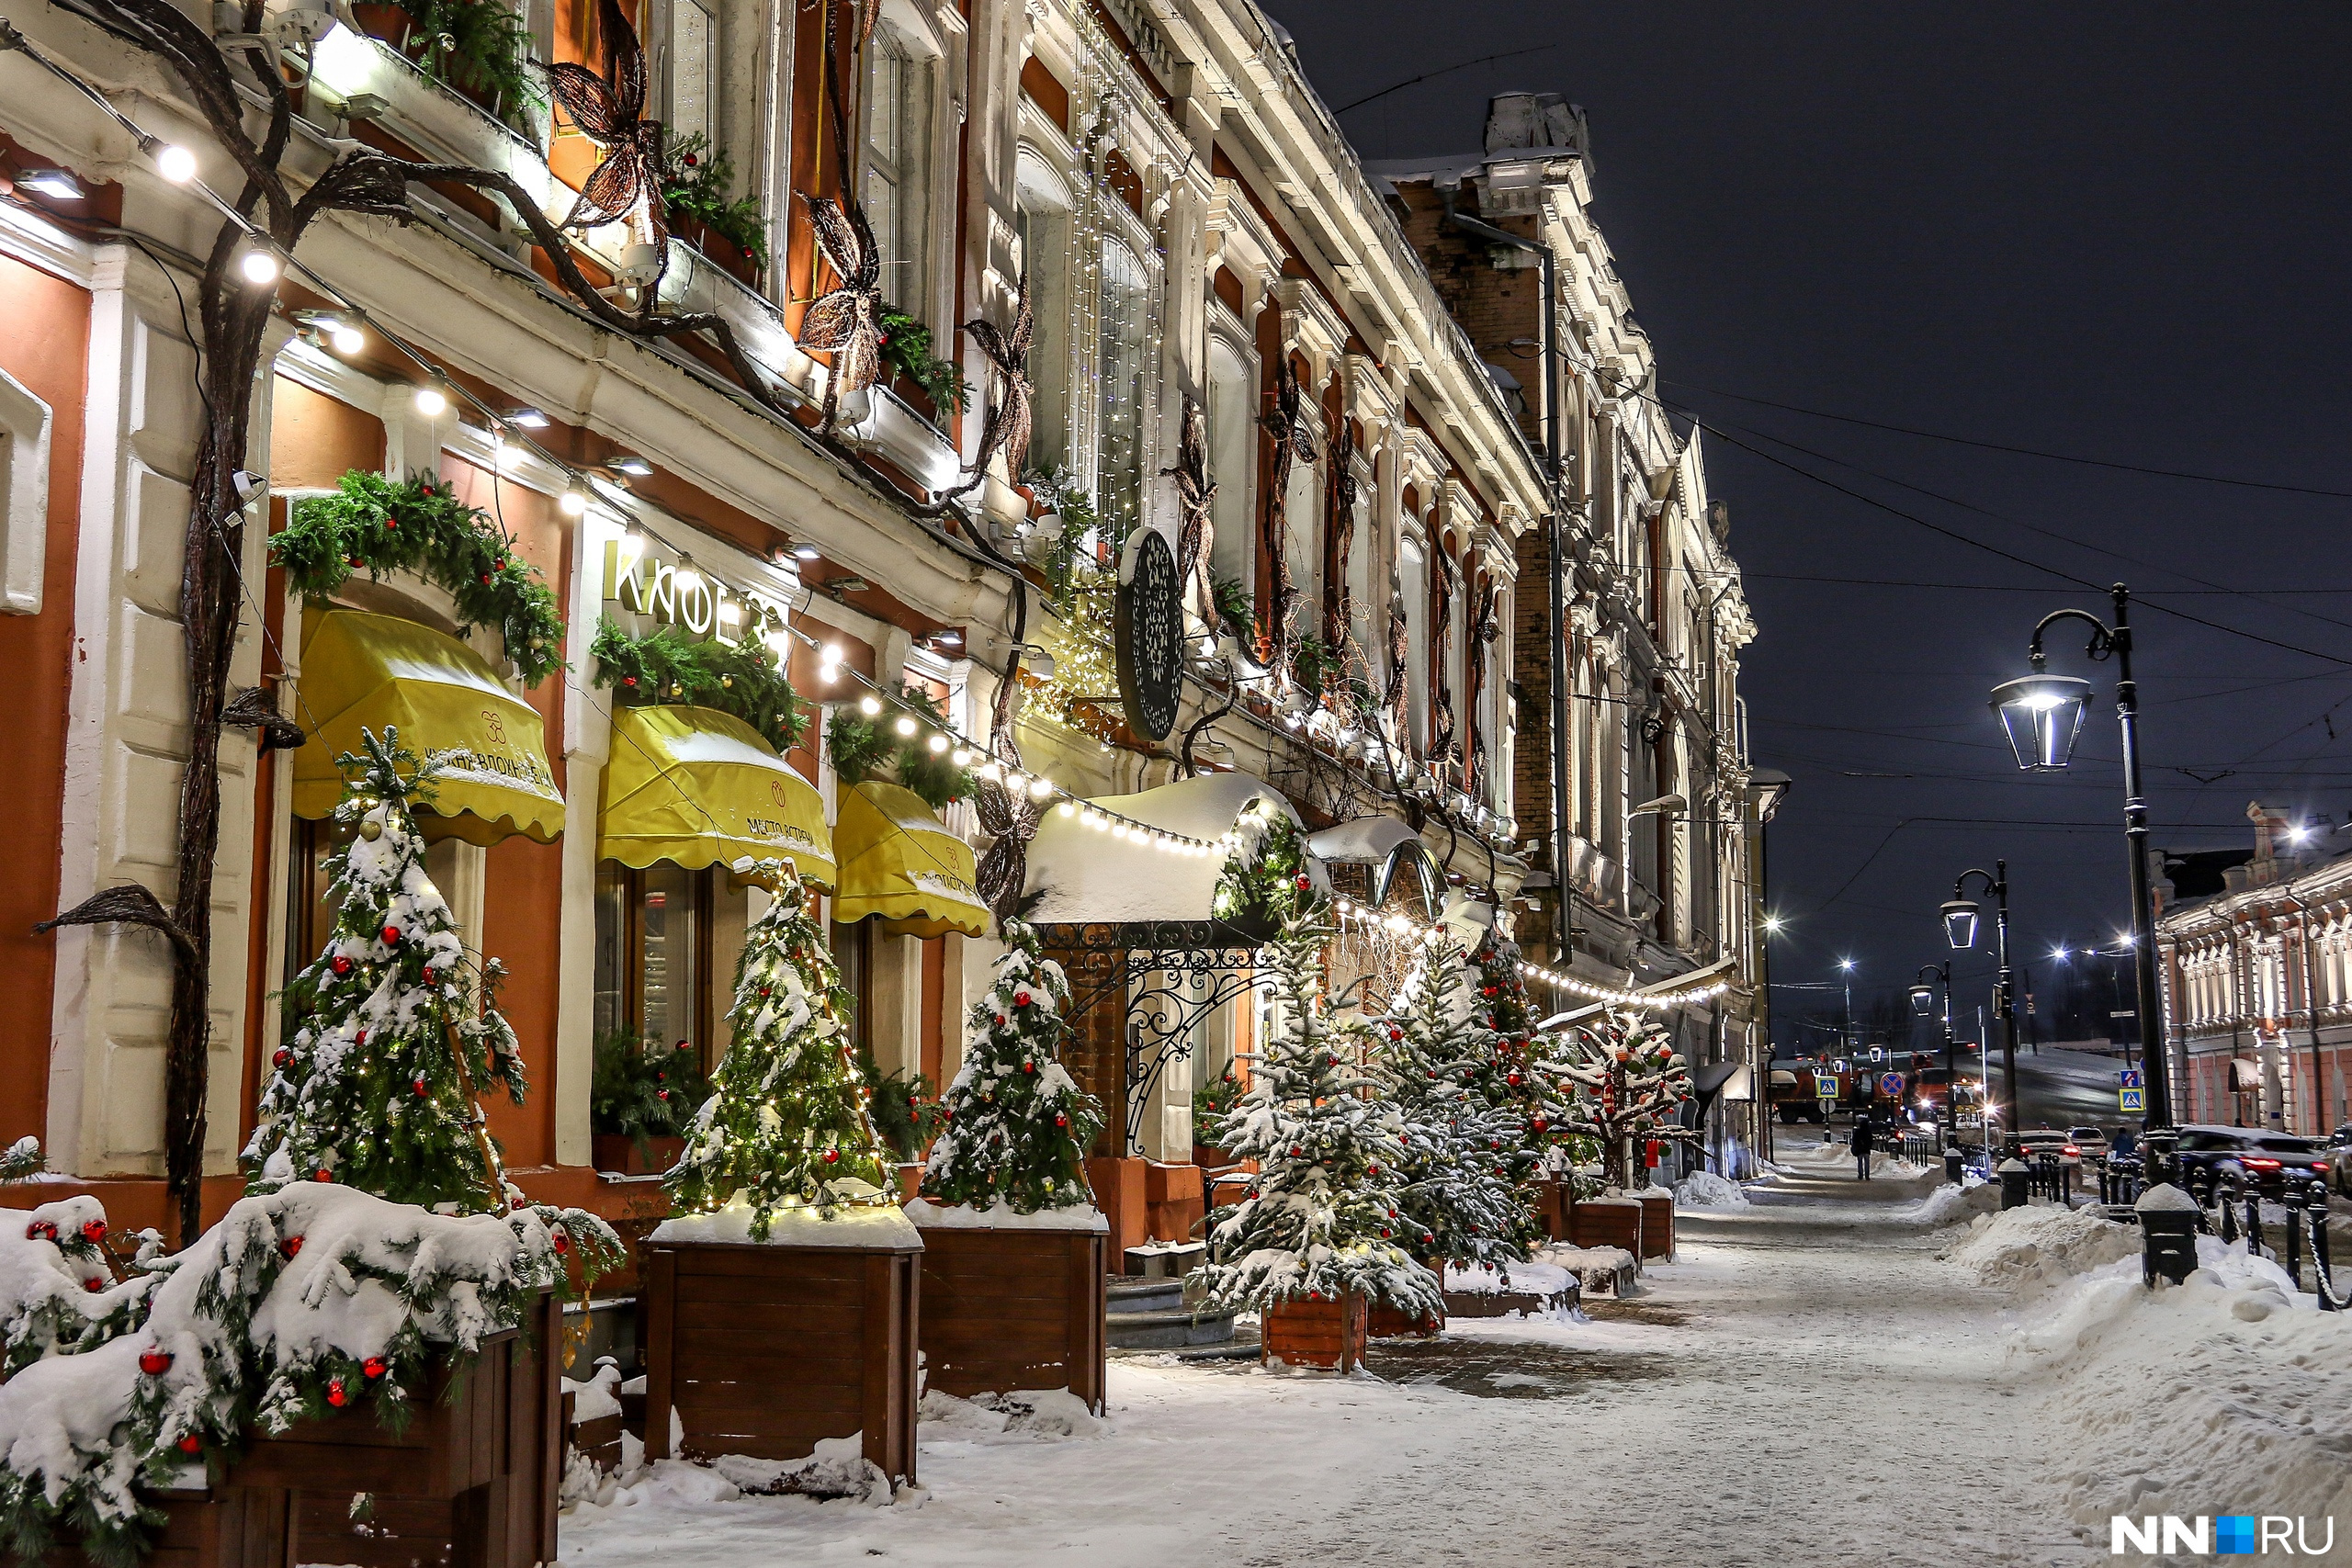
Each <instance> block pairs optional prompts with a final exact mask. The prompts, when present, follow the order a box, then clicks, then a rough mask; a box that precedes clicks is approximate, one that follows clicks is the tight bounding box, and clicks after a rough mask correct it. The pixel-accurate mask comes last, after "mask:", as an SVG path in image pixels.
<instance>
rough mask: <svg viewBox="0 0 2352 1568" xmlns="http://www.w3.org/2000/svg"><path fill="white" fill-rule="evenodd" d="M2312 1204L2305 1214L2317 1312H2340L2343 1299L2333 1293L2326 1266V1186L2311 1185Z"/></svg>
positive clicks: (2332, 1278)
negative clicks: (2310, 1235)
mask: <svg viewBox="0 0 2352 1568" xmlns="http://www.w3.org/2000/svg"><path fill="white" fill-rule="evenodd" d="M2305 1213H2307V1214H2308V1215H2309V1216H2310V1219H2311V1226H2312V1289H2313V1290H2315V1291H2317V1292H2319V1310H2320V1311H2322V1312H2342V1311H2343V1310H2344V1303H2343V1298H2341V1297H2339V1296H2337V1295H2336V1294H2335V1271H2334V1270H2333V1269H2330V1268H2329V1267H2328V1265H2327V1184H2326V1183H2325V1182H2324V1181H2314V1182H2312V1204H2311V1207H2310V1208H2309V1209H2307V1210H2306V1211H2305Z"/></svg>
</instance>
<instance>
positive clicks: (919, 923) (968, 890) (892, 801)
mask: <svg viewBox="0 0 2352 1568" xmlns="http://www.w3.org/2000/svg"><path fill="white" fill-rule="evenodd" d="M833 841H834V844H835V845H836V847H837V848H838V849H839V851H840V853H841V867H842V884H841V893H840V896H839V897H836V898H835V899H834V900H833V919H836V920H839V921H841V922H842V923H843V924H844V925H846V924H850V923H853V922H854V921H857V920H862V919H866V918H868V917H869V916H878V917H880V919H882V921H883V925H884V929H885V930H887V931H891V932H893V933H895V934H897V935H900V936H923V937H931V936H940V935H944V933H946V932H948V931H961V932H963V933H964V934H965V935H966V936H986V935H988V933H989V908H988V906H987V905H985V904H983V903H981V902H980V896H979V894H978V891H976V890H975V889H974V887H973V886H972V883H973V878H974V876H975V875H976V874H977V871H976V868H975V866H974V863H973V860H972V846H971V845H969V844H967V843H966V842H964V840H961V839H959V838H957V837H956V835H955V834H953V833H951V832H949V831H948V830H947V827H946V825H945V824H944V823H943V822H941V821H940V819H939V818H938V817H937V816H935V815H934V814H933V811H932V809H931V807H928V806H926V805H924V804H923V799H922V796H921V795H917V794H916V793H915V792H914V791H912V790H910V789H906V788H902V787H901V786H899V785H898V784H883V783H881V782H880V781H879V780H870V781H868V782H867V783H865V784H859V785H858V786H857V787H856V788H855V789H853V790H851V791H850V792H849V793H847V794H846V795H842V812H841V820H840V822H839V823H838V824H836V826H835V829H834V840H833Z"/></svg>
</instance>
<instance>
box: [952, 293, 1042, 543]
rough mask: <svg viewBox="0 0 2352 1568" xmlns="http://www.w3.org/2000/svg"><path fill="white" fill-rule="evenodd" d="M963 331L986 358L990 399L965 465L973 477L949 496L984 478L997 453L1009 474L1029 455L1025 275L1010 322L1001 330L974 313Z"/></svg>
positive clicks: (1029, 328)
mask: <svg viewBox="0 0 2352 1568" xmlns="http://www.w3.org/2000/svg"><path fill="white" fill-rule="evenodd" d="M964 331H965V332H966V333H969V334H970V335H971V339H972V342H973V343H974V344H976V345H978V348H979V351H980V355H981V357H982V358H984V359H986V360H987V361H988V362H989V400H988V407H987V408H986V409H985V410H984V411H982V414H981V423H980V446H979V450H978V452H976V453H974V454H973V456H972V460H971V461H970V462H969V463H967V464H966V465H965V467H964V471H965V472H966V473H967V474H969V475H971V476H972V477H971V478H970V479H967V480H965V481H964V482H963V483H962V484H960V485H957V486H956V488H955V489H954V490H951V491H948V492H947V496H946V498H945V499H950V500H952V499H954V498H955V497H956V496H959V495H965V494H968V493H969V492H971V491H975V490H978V489H979V487H980V486H981V485H982V484H983V483H985V482H987V479H988V477H989V462H990V461H991V460H993V459H994V458H995V457H996V456H997V454H998V453H1000V452H1001V453H1002V454H1003V455H1004V471H1005V473H1006V475H1007V476H1008V477H1017V476H1018V475H1019V474H1020V472H1021V466H1022V464H1023V463H1024V462H1026V461H1027V460H1028V457H1029V436H1030V434H1031V432H1032V430H1033V428H1034V426H1035V420H1036V415H1035V410H1034V407H1033V404H1032V397H1033V395H1034V389H1032V387H1031V385H1030V381H1029V344H1030V343H1031V342H1032V341H1033V340H1034V339H1035V337H1036V334H1037V318H1036V315H1035V312H1034V311H1032V310H1030V308H1029V275H1028V274H1027V273H1026V272H1024V273H1023V274H1022V275H1021V282H1020V285H1019V287H1018V288H1017V289H1016V290H1015V292H1014V294H1013V297H1012V324H1011V325H1009V326H1007V327H1004V328H1003V329H1001V330H1000V329H999V328H998V326H997V324H996V323H995V322H994V321H989V320H987V319H985V318H982V317H975V318H974V319H972V320H971V321H966V322H965V323H964Z"/></svg>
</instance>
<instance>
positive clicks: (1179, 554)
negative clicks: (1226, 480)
mask: <svg viewBox="0 0 2352 1568" xmlns="http://www.w3.org/2000/svg"><path fill="white" fill-rule="evenodd" d="M1207 426H1208V421H1207V420H1206V418H1204V416H1203V414H1202V412H1201V405H1200V404H1199V403H1197V402H1195V401H1193V398H1192V395H1191V394H1190V393H1187V394H1185V398H1184V423H1183V426H1182V434H1181V435H1180V436H1179V437H1178V439H1177V443H1176V466H1175V467H1174V468H1162V469H1161V470H1160V472H1161V473H1162V474H1163V475H1165V476H1167V477H1168V478H1170V479H1174V480H1175V481H1176V502H1177V510H1178V513H1179V514H1180V516H1181V517H1182V522H1181V523H1180V524H1179V525H1178V528H1177V535H1176V570H1178V571H1180V572H1182V574H1183V581H1184V585H1185V586H1186V587H1187V588H1189V589H1192V590H1193V591H1194V592H1197V593H1198V595H1199V597H1200V605H1201V619H1203V620H1204V621H1206V622H1208V623H1209V624H1210V625H1212V626H1214V625H1216V618H1217V614H1216V583H1215V582H1214V581H1212V580H1211V577H1210V573H1209V558H1210V557H1211V555H1212V554H1214V552H1215V551H1216V518H1215V517H1214V516H1213V515H1212V514H1211V513H1212V509H1213V507H1214V505H1215V503H1216V480H1215V479H1211V478H1209V444H1208V429H1207Z"/></svg>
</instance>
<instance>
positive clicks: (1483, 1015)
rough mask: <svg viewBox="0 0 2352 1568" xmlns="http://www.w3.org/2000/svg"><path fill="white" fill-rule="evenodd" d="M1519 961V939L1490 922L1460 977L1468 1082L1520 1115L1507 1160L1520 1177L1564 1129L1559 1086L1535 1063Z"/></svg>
mask: <svg viewBox="0 0 2352 1568" xmlns="http://www.w3.org/2000/svg"><path fill="white" fill-rule="evenodd" d="M1519 963H1520V958H1519V944H1518V943H1517V942H1513V941H1511V940H1510V938H1509V937H1507V936H1505V935H1503V934H1502V933H1501V932H1499V931H1495V930H1494V929H1492V928H1491V927H1490V928H1488V929H1487V931H1486V934H1485V935H1484V936H1483V937H1481V938H1480V939H1479V941H1478V943H1477V946H1476V950H1475V951H1474V952H1473V953H1471V955H1470V958H1469V961H1468V964H1467V968H1466V969H1465V972H1464V981H1465V983H1466V991H1467V997H1466V1000H1467V1002H1468V1006H1469V1027H1470V1031H1471V1034H1472V1039H1471V1049H1470V1050H1469V1051H1468V1052H1467V1053H1466V1055H1467V1057H1468V1061H1469V1067H1470V1071H1469V1077H1468V1078H1467V1080H1466V1086H1467V1087H1468V1088H1470V1089H1474V1090H1476V1092H1477V1093H1478V1094H1479V1095H1480V1096H1481V1097H1483V1098H1484V1099H1485V1100H1486V1101H1487V1104H1489V1105H1491V1106H1493V1107H1494V1108H1495V1109H1496V1110H1498V1111H1505V1112H1508V1113H1509V1114H1510V1115H1512V1116H1515V1117H1516V1118H1518V1121H1519V1123H1520V1125H1521V1127H1522V1128H1523V1129H1524V1130H1525V1137H1524V1138H1523V1139H1522V1141H1521V1145H1520V1146H1519V1148H1518V1150H1517V1151H1516V1152H1515V1153H1514V1154H1513V1156H1512V1159H1511V1170H1512V1175H1513V1177H1514V1178H1515V1179H1522V1180H1523V1179H1527V1178H1529V1177H1531V1176H1532V1175H1533V1174H1534V1172H1535V1170H1536V1168H1538V1166H1539V1165H1540V1164H1541V1163H1542V1151H1543V1149H1544V1147H1545V1146H1546V1145H1550V1144H1553V1143H1555V1142H1556V1141H1557V1140H1558V1139H1559V1138H1560V1137H1561V1136H1563V1135H1564V1134H1565V1132H1566V1128H1565V1125H1564V1124H1563V1122H1562V1120H1561V1115H1560V1112H1561V1111H1562V1110H1563V1109H1564V1103H1565V1102H1564V1100H1563V1099H1562V1097H1561V1092H1560V1089H1559V1086H1558V1084H1557V1083H1556V1082H1555V1079H1554V1078H1553V1077H1552V1076H1551V1075H1550V1074H1548V1073H1545V1072H1544V1071H1543V1070H1541V1068H1540V1066H1539V1065H1538V1058H1539V1056H1540V1055H1541V1053H1540V1052H1539V1051H1538V1049H1537V1046H1536V1043H1535V1026H1534V1022H1533V1020H1532V1015H1531V1013H1530V1011H1529V1008H1528V1002H1527V981H1526V979H1525V978H1524V976H1521V974H1520V970H1519Z"/></svg>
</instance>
